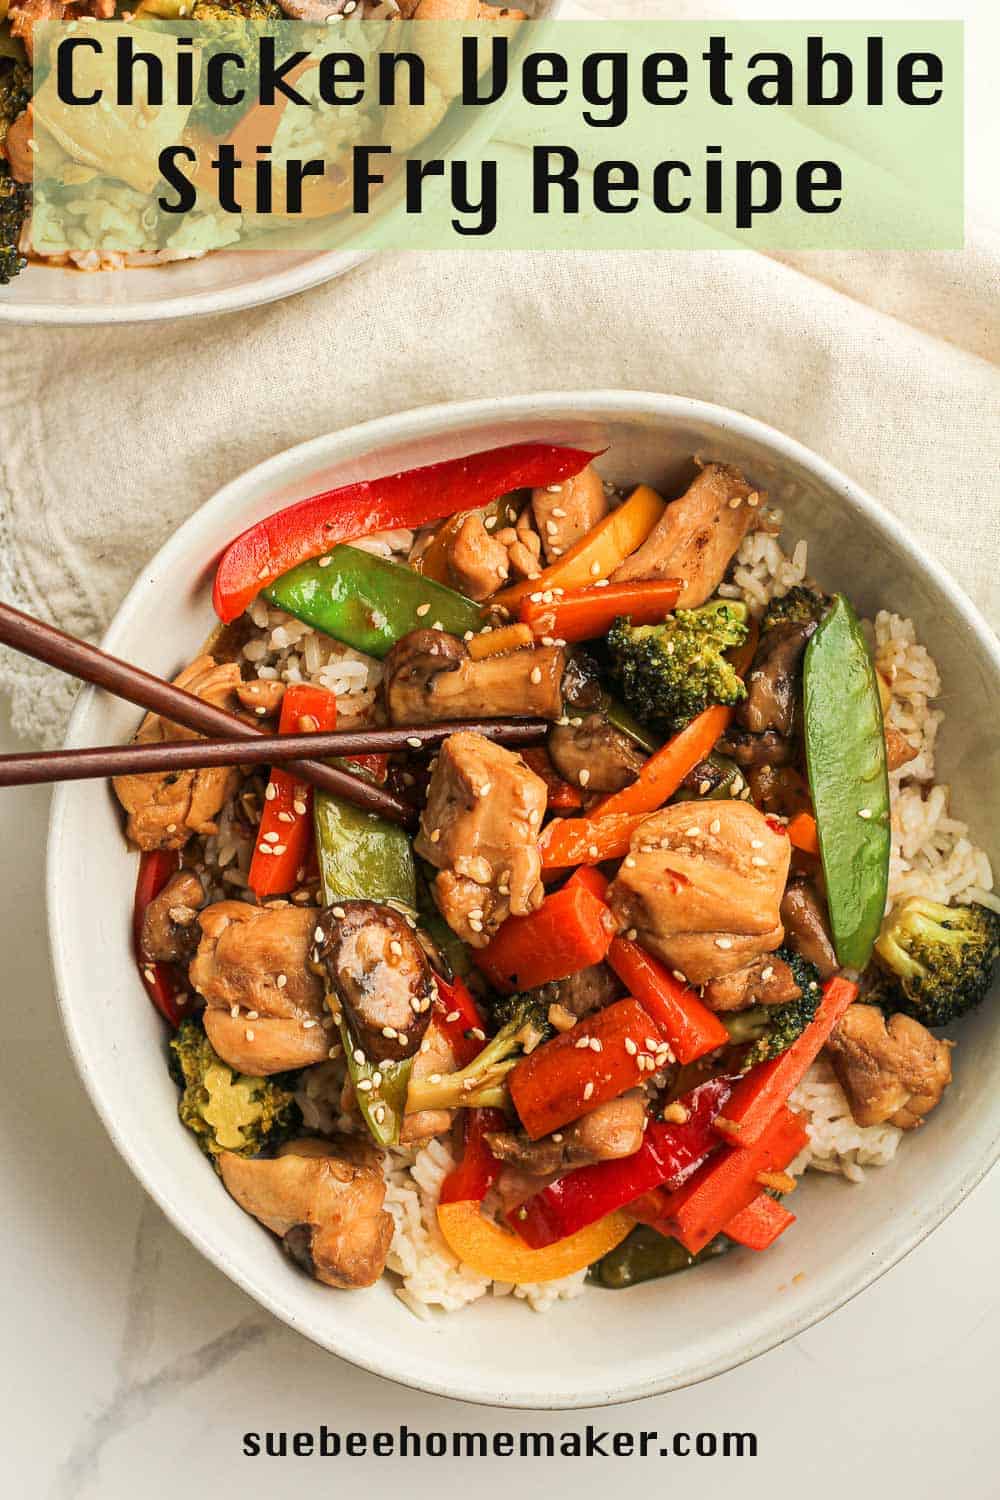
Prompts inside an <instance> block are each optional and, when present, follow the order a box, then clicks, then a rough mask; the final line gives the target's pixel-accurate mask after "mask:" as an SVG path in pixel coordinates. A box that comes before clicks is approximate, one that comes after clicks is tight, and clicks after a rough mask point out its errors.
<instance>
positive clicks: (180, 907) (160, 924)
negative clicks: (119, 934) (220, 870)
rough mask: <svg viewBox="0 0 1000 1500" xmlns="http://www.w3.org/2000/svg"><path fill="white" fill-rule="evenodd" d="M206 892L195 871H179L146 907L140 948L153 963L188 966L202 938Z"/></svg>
mask: <svg viewBox="0 0 1000 1500" xmlns="http://www.w3.org/2000/svg"><path fill="white" fill-rule="evenodd" d="M204 904H205V891H204V889H203V887H202V883H201V881H200V880H199V879H198V877H197V875H196V874H195V873H194V871H193V870H178V871H177V874H176V875H171V877H170V879H169V880H168V881H167V883H166V885H165V886H164V887H163V890H162V891H161V892H160V894H159V895H158V896H154V897H153V900H152V901H151V902H150V903H149V905H148V906H147V907H146V910H145V913H144V914H143V918H142V934H141V938H140V942H139V947H140V949H141V950H142V956H143V958H146V959H149V961H150V963H175V964H176V963H187V962H188V961H189V960H190V959H191V958H192V957H193V955H194V951H195V949H196V948H197V946H198V942H199V940H200V938H201V929H200V928H199V926H198V912H199V911H200V909H201V907H203V906H204Z"/></svg>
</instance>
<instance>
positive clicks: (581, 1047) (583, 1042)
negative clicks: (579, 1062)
mask: <svg viewBox="0 0 1000 1500" xmlns="http://www.w3.org/2000/svg"><path fill="white" fill-rule="evenodd" d="M573 1046H574V1047H576V1049H577V1051H579V1052H586V1050H587V1048H588V1047H589V1046H590V1037H589V1036H578V1037H577V1039H576V1041H575V1042H574V1043H573Z"/></svg>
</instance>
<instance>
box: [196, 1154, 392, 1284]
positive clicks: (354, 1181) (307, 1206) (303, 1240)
mask: <svg viewBox="0 0 1000 1500" xmlns="http://www.w3.org/2000/svg"><path fill="white" fill-rule="evenodd" d="M218 1162H219V1169H220V1171H221V1172H222V1180H223V1182H224V1183H225V1185H226V1187H227V1189H228V1190H229V1192H230V1193H231V1194H232V1196H233V1197H234V1198H235V1199H236V1202H237V1203H238V1204H239V1205H240V1207H241V1208H244V1209H246V1211H247V1213H249V1214H253V1216H254V1218H255V1219H259V1220H260V1222H261V1223H262V1224H264V1225H265V1226H266V1227H267V1228H268V1229H270V1230H271V1231H272V1232H273V1233H274V1234H277V1235H279V1236H280V1237H281V1243H282V1248H283V1249H284V1250H285V1251H287V1253H288V1254H289V1255H290V1256H291V1258H292V1260H294V1261H295V1263H296V1265H298V1266H301V1268H302V1270H304V1271H308V1273H309V1275H310V1276H315V1278H316V1280H317V1281H322V1282H325V1283H326V1285H327V1286H335V1287H340V1288H341V1289H342V1290H351V1289H352V1288H354V1287H362V1286H371V1285H372V1284H373V1283H374V1282H376V1281H377V1280H378V1279H379V1277H380V1276H381V1274H382V1272H383V1271H384V1270H385V1261H386V1256H387V1255H388V1254H389V1242H390V1240H391V1239H392V1217H391V1216H390V1215H389V1214H387V1213H386V1211H385V1209H384V1208H383V1206H382V1205H383V1203H384V1202H385V1178H384V1176H383V1175H382V1165H381V1162H380V1160H379V1154H378V1152H377V1151H376V1149H375V1147H374V1146H373V1145H372V1144H371V1142H370V1141H366V1140H364V1139H361V1138H356V1137H353V1136H341V1137H339V1138H337V1139H336V1140H331V1141H321V1140H317V1139H315V1138H313V1137H308V1136H306V1137H303V1138H302V1139H301V1140H297V1141H288V1142H286V1143H285V1145H283V1146H282V1147H280V1149H279V1151H278V1154H277V1156H276V1157H274V1158H272V1159H271V1160H267V1159H264V1158H261V1157H257V1158H256V1159H255V1160H248V1159H247V1158H246V1157H243V1156H235V1155H233V1153H232V1152H229V1151H225V1152H223V1153H222V1154H221V1155H220V1156H219V1158H218Z"/></svg>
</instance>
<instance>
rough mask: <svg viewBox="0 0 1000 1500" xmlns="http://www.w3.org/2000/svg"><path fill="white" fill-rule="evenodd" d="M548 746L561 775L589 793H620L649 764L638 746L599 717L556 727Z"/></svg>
mask: <svg viewBox="0 0 1000 1500" xmlns="http://www.w3.org/2000/svg"><path fill="white" fill-rule="evenodd" d="M548 746H549V755H550V757H551V759H552V764H553V765H554V766H555V768H556V770H557V771H558V772H559V775H560V776H562V777H564V778H565V780H566V781H571V782H572V783H573V785H574V786H578V787H581V788H583V789H585V790H586V791H588V792H620V791H621V789H622V787H626V786H628V785H629V783H630V782H632V781H634V780H635V778H636V777H637V776H638V774H639V772H640V771H641V770H642V768H643V766H644V765H645V763H646V756H645V755H644V754H643V753H642V751H641V750H640V749H639V748H638V746H637V745H636V744H635V742H634V741H633V740H630V739H629V737H628V735H627V734H622V732H621V730H619V729H615V728H614V726H613V725H611V724H609V723H608V721H607V719H606V718H605V717H604V715H603V714H599V713H598V714H588V715H587V717H586V718H585V719H584V721H583V723H582V724H577V725H573V724H556V725H555V726H554V727H553V728H552V729H550V730H549V739H548Z"/></svg>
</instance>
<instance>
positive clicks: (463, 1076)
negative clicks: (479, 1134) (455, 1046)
mask: <svg viewBox="0 0 1000 1500" xmlns="http://www.w3.org/2000/svg"><path fill="white" fill-rule="evenodd" d="M547 1012H548V1006H547V1004H546V1002H545V1001H544V1000H543V999H541V998H540V996H539V995H538V994H537V993H532V994H526V995H509V996H504V997H503V998H497V999H494V1000H493V1002H492V1013H493V1021H494V1024H495V1025H496V1026H497V1027H498V1028H499V1029H498V1031H497V1033H496V1036H494V1037H491V1038H490V1040H489V1041H488V1042H487V1043H486V1044H485V1046H484V1047H483V1050H482V1051H481V1052H480V1053H478V1055H477V1056H476V1057H474V1058H473V1059H472V1061H471V1062H470V1063H468V1064H467V1065H466V1066H465V1067H464V1068H460V1069H458V1071H457V1072H455V1073H446V1074H444V1075H443V1076H442V1075H440V1074H432V1075H431V1076H430V1077H428V1078H413V1079H411V1080H410V1088H409V1093H408V1094H407V1097H406V1112H407V1114H415V1113H416V1112H417V1111H419V1110H424V1109H457V1108H459V1107H460V1106H461V1105H466V1106H469V1107H473V1106H486V1105H494V1106H497V1107H500V1108H502V1107H503V1106H504V1105H505V1104H506V1102H507V1087H506V1082H505V1080H506V1077H507V1074H508V1073H510V1072H511V1071H512V1069H514V1068H515V1067H516V1066H517V1064H518V1063H519V1062H520V1060H521V1058H522V1057H526V1056H527V1054H528V1053H529V1052H533V1051H534V1050H535V1048H536V1047H537V1046H539V1045H540V1043H542V1042H544V1041H547V1040H548V1038H549V1037H550V1036H551V1035H552V1034H553V1032H552V1027H551V1025H550V1024H549V1020H548V1013H547Z"/></svg>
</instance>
